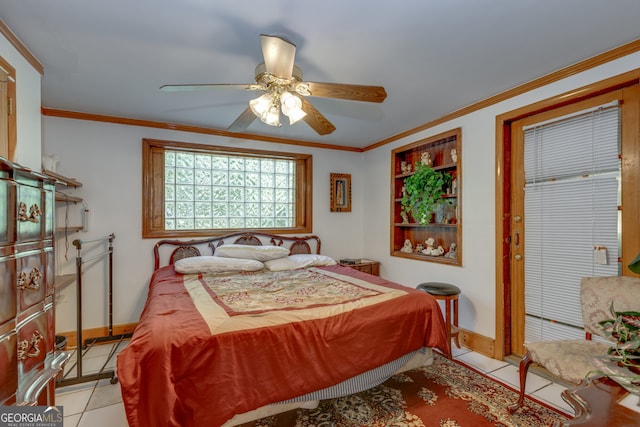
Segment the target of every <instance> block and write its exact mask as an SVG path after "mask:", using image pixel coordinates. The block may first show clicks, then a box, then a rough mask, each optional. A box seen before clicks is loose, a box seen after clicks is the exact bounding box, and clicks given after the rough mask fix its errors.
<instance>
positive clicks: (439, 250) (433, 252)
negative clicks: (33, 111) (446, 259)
mask: <svg viewBox="0 0 640 427" xmlns="http://www.w3.org/2000/svg"><path fill="white" fill-rule="evenodd" d="M431 255H432V256H442V255H444V248H443V247H442V246H438V247H437V248H435V249H432V250H431Z"/></svg>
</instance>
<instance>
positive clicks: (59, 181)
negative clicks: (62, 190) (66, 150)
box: [42, 169, 82, 188]
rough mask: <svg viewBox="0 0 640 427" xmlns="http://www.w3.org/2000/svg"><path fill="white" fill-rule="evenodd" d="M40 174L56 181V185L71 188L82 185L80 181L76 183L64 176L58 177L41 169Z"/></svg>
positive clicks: (56, 174)
mask: <svg viewBox="0 0 640 427" xmlns="http://www.w3.org/2000/svg"><path fill="white" fill-rule="evenodd" d="M42 173H43V174H45V175H47V176H49V177H51V178H54V179H55V180H56V185H59V186H64V187H72V188H80V187H82V183H81V182H80V181H76V180H75V179H74V178H68V177H66V176H64V175H60V174H59V173H56V172H53V171H50V170H48V169H43V170H42Z"/></svg>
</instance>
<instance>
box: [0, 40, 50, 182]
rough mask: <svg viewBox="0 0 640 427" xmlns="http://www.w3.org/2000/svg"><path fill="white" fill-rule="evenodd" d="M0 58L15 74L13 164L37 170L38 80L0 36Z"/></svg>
mask: <svg viewBox="0 0 640 427" xmlns="http://www.w3.org/2000/svg"><path fill="white" fill-rule="evenodd" d="M0 56H2V57H3V58H4V59H5V60H6V61H7V62H8V63H9V64H11V66H12V67H13V68H15V70H16V98H17V101H16V114H17V116H16V117H17V129H16V134H17V139H18V143H17V146H16V156H15V159H14V160H15V162H16V163H19V164H21V165H22V166H26V167H28V168H31V169H34V170H40V164H41V163H40V161H41V156H40V154H41V126H40V106H41V102H40V86H41V80H42V76H41V75H40V73H39V72H38V71H36V69H35V68H33V66H32V65H31V64H29V63H28V62H27V60H26V59H24V57H23V56H22V55H21V54H20V53H19V52H18V51H17V50H16V49H15V48H14V47H13V45H11V43H9V42H8V41H7V39H6V38H5V37H4V36H2V35H0Z"/></svg>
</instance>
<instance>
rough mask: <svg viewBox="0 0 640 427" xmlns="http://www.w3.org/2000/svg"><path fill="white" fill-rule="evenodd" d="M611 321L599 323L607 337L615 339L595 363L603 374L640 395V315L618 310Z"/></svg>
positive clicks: (613, 311)
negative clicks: (606, 352) (613, 343)
mask: <svg viewBox="0 0 640 427" xmlns="http://www.w3.org/2000/svg"><path fill="white" fill-rule="evenodd" d="M610 311H611V314H612V316H613V318H612V319H607V320H603V321H601V322H599V323H600V325H601V326H602V329H603V331H604V335H605V336H606V337H608V338H612V339H614V340H615V345H613V346H612V347H610V348H609V350H608V354H607V355H606V356H604V357H602V356H600V357H596V358H595V359H594V364H595V365H596V366H597V367H598V368H599V372H597V373H600V374H604V375H606V376H608V377H609V378H611V379H612V380H614V381H615V382H617V383H618V384H620V385H621V386H622V387H624V388H625V389H626V390H627V391H629V392H631V393H634V394H640V312H637V311H615V309H614V307H613V302H612V303H611V306H610Z"/></svg>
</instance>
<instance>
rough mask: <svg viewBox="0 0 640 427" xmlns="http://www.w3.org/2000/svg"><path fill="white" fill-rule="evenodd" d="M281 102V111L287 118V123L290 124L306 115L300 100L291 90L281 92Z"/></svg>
mask: <svg viewBox="0 0 640 427" xmlns="http://www.w3.org/2000/svg"><path fill="white" fill-rule="evenodd" d="M280 102H281V104H282V113H283V114H284V115H285V116H287V117H288V118H289V124H290V125H292V124H294V123H296V122H297V121H299V120H301V119H303V118H304V116H306V115H307V113H305V112H304V111H303V110H302V100H301V99H300V98H298V97H297V96H295V95H293V94H291V92H283V93H282V95H280Z"/></svg>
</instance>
